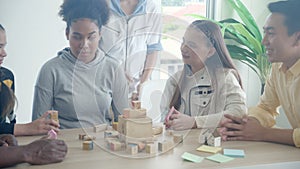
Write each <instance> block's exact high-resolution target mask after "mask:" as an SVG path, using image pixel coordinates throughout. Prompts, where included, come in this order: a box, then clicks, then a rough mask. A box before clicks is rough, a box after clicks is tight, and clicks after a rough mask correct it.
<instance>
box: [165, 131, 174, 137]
mask: <svg viewBox="0 0 300 169" xmlns="http://www.w3.org/2000/svg"><path fill="white" fill-rule="evenodd" d="M166 134H167V136H173V134H174V130H166Z"/></svg>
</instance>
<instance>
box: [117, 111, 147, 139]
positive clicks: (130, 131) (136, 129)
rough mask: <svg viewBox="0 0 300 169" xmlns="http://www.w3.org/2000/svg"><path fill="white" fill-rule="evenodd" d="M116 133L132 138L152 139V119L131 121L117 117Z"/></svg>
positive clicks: (130, 119)
mask: <svg viewBox="0 0 300 169" xmlns="http://www.w3.org/2000/svg"><path fill="white" fill-rule="evenodd" d="M118 131H119V133H120V134H121V135H125V136H127V137H132V138H150V137H151V138H152V119H151V118H149V117H146V118H139V119H132V118H123V117H122V116H119V124H118Z"/></svg>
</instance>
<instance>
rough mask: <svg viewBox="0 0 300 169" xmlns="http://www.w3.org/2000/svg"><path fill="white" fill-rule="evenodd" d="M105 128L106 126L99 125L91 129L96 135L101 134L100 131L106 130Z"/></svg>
mask: <svg viewBox="0 0 300 169" xmlns="http://www.w3.org/2000/svg"><path fill="white" fill-rule="evenodd" d="M107 126H108V125H107V124H99V125H95V126H94V127H93V129H94V132H95V133H97V132H101V131H104V130H106V129H107Z"/></svg>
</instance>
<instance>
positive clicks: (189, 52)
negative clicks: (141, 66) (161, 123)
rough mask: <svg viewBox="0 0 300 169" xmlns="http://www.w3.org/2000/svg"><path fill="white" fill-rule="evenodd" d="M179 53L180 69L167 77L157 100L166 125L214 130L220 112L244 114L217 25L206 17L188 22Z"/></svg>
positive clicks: (241, 95) (239, 90) (239, 85)
mask: <svg viewBox="0 0 300 169" xmlns="http://www.w3.org/2000/svg"><path fill="white" fill-rule="evenodd" d="M181 54H182V60H183V62H184V68H183V70H182V71H179V72H177V73H176V74H175V75H174V76H173V77H170V78H169V79H168V81H167V84H166V87H165V90H164V93H163V97H162V102H161V110H162V113H163V114H162V120H165V123H166V125H167V127H170V128H172V129H174V130H185V129H190V128H213V129H214V128H216V127H218V125H219V122H220V121H221V120H222V119H223V114H224V113H230V114H232V115H236V116H240V117H241V116H243V115H245V114H246V105H245V93H244V91H243V89H242V82H241V79H240V76H239V74H238V72H237V70H236V68H235V66H234V64H233V62H232V59H231V57H230V55H229V52H228V50H227V48H226V45H225V43H224V40H223V37H222V34H221V30H220V28H219V26H218V25H216V24H215V23H213V22H211V21H207V20H196V21H194V22H193V23H192V24H190V25H189V26H188V28H187V30H186V32H185V34H184V36H183V40H182V44H181ZM173 107H174V108H173ZM167 112H170V113H169V115H167Z"/></svg>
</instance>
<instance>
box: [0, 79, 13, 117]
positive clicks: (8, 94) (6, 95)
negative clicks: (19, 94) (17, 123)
mask: <svg viewBox="0 0 300 169" xmlns="http://www.w3.org/2000/svg"><path fill="white" fill-rule="evenodd" d="M15 102H16V97H15V95H14V93H13V91H12V90H11V89H10V88H8V87H7V86H6V85H5V84H4V83H2V82H0V113H1V117H2V120H5V118H6V116H8V115H9V114H10V113H11V112H12V111H13V109H14V107H15Z"/></svg>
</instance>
